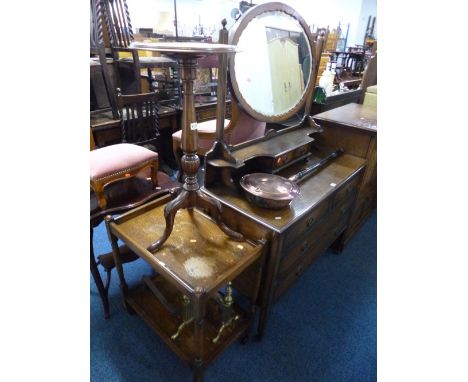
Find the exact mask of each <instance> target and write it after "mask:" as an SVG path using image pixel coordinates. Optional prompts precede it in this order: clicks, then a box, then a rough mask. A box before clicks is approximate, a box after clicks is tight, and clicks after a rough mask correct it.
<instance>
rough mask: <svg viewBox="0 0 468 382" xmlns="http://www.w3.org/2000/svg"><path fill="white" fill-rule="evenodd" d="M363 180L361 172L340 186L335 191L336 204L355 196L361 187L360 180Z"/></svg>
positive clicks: (334, 203)
mask: <svg viewBox="0 0 468 382" xmlns="http://www.w3.org/2000/svg"><path fill="white" fill-rule="evenodd" d="M360 180H361V173H359V174H358V175H355V176H354V177H352V178H351V179H350V180H349V181H348V182H347V183H345V184H344V185H343V186H341V187H340V188H339V190H337V191H336V193H335V199H334V202H333V205H334V206H339V205H340V204H342V203H343V202H345V201H347V199H350V198H353V197H354V196H355V195H356V192H357V190H358V188H359V182H360Z"/></svg>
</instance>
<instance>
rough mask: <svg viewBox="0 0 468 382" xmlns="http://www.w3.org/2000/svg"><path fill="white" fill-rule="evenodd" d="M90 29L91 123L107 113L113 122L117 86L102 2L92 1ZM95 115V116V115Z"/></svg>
mask: <svg viewBox="0 0 468 382" xmlns="http://www.w3.org/2000/svg"><path fill="white" fill-rule="evenodd" d="M90 6H91V12H90V13H91V28H90V31H91V33H90V82H91V99H92V100H94V102H93V101H92V102H91V106H92V107H91V108H92V110H93V111H94V113H93V111H92V112H91V121H93V119H94V120H95V119H96V117H97V114H98V113H102V112H105V113H106V114H107V115H109V118H110V119H112V120H117V119H118V111H117V100H116V98H115V86H114V80H113V78H112V73H111V70H110V66H111V65H112V63H113V60H112V58H108V57H106V53H105V47H104V38H103V28H102V26H103V17H104V10H103V4H102V2H101V1H100V0H91V2H90ZM93 114H94V115H93Z"/></svg>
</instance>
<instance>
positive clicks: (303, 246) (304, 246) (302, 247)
mask: <svg viewBox="0 0 468 382" xmlns="http://www.w3.org/2000/svg"><path fill="white" fill-rule="evenodd" d="M307 248H309V243H307V241H305V242H304V244H302V246H301V252H302V253H304V252H305V251H306V250H307Z"/></svg>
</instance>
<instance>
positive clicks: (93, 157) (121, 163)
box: [90, 143, 158, 209]
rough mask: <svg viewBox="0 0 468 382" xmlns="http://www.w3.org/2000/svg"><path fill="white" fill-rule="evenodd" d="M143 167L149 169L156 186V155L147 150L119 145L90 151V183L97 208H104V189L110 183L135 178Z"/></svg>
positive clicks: (105, 202)
mask: <svg viewBox="0 0 468 382" xmlns="http://www.w3.org/2000/svg"><path fill="white" fill-rule="evenodd" d="M145 167H149V168H150V169H151V180H152V182H153V185H154V187H156V186H157V169H158V154H157V153H156V152H154V151H151V150H148V149H147V148H144V147H141V146H138V145H134V144H130V143H119V144H116V145H111V146H106V147H103V148H100V149H96V150H93V151H90V182H91V188H92V189H93V191H94V192H95V194H96V197H97V200H98V204H99V207H100V208H101V209H104V208H106V205H107V200H106V198H105V195H104V187H105V186H106V185H108V184H110V183H112V182H115V181H117V180H120V179H124V178H127V177H132V176H135V175H136V174H137V173H138V172H139V171H140V170H142V169H143V168H145Z"/></svg>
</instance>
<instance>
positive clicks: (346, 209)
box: [341, 207, 348, 215]
mask: <svg viewBox="0 0 468 382" xmlns="http://www.w3.org/2000/svg"><path fill="white" fill-rule="evenodd" d="M346 212H348V207H341V215H344V214H345V213H346Z"/></svg>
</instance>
